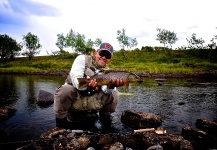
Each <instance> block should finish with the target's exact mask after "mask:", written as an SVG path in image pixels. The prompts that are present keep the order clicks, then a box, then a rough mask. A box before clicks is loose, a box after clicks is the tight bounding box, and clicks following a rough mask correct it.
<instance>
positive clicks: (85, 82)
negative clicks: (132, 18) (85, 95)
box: [77, 78, 89, 89]
mask: <svg viewBox="0 0 217 150" xmlns="http://www.w3.org/2000/svg"><path fill="white" fill-rule="evenodd" d="M77 80H78V89H81V88H83V87H85V86H87V85H88V83H89V82H88V80H87V79H86V78H77Z"/></svg>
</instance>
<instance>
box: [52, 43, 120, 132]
mask: <svg viewBox="0 0 217 150" xmlns="http://www.w3.org/2000/svg"><path fill="white" fill-rule="evenodd" d="M112 55H113V47H112V46H111V45H110V44H109V43H102V44H101V45H100V48H99V49H98V50H96V51H95V52H94V53H93V55H79V56H78V57H77V58H76V59H75V60H74V63H73V64H72V68H71V70H70V73H69V75H68V77H67V80H66V84H64V85H62V86H61V87H59V88H58V89H57V90H56V93H55V95H54V113H55V117H56V125H57V126H58V127H65V128H66V127H67V126H66V124H67V122H72V121H76V119H78V118H79V119H80V120H81V119H83V118H85V117H84V116H82V115H81V114H88V113H89V112H91V111H93V112H96V111H97V112H99V116H100V119H101V122H103V120H107V119H108V118H110V114H111V113H113V112H115V110H116V107H117V103H118V100H119V93H118V91H117V90H116V87H118V86H123V81H122V80H119V79H114V80H112V85H110V86H109V87H108V86H106V85H103V86H98V85H97V82H96V80H90V77H91V76H94V75H97V74H102V73H103V71H102V69H103V68H106V69H108V66H107V65H108V64H109V62H110V61H111V58H112ZM77 78H87V79H89V80H90V82H89V84H88V86H87V87H84V88H82V89H79V88H78V80H77Z"/></svg>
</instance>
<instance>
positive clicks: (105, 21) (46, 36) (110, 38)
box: [0, 0, 217, 55]
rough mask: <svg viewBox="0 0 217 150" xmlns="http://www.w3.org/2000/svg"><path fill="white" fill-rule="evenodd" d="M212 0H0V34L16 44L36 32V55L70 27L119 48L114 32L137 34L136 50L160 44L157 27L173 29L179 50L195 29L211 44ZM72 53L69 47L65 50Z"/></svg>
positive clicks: (214, 22)
mask: <svg viewBox="0 0 217 150" xmlns="http://www.w3.org/2000/svg"><path fill="white" fill-rule="evenodd" d="M215 3H216V1H215V0H0V34H7V35H9V36H10V37H12V38H13V39H15V40H16V41H17V42H18V43H19V42H22V41H23V40H22V38H23V36H24V35H26V34H27V33H28V32H31V33H32V34H34V35H37V36H38V38H39V39H40V44H41V45H42V48H41V52H40V55H46V54H47V52H48V53H51V52H54V51H58V50H59V49H58V47H57V46H56V45H55V43H56V41H57V34H62V33H63V34H64V36H66V34H67V33H69V30H70V29H72V30H73V31H75V32H78V33H80V34H84V35H85V37H86V40H87V39H92V40H93V41H94V40H95V39H96V38H101V39H102V41H103V42H109V43H110V44H111V45H112V46H113V47H114V49H115V50H119V49H120V45H119V43H118V41H117V39H116V38H117V31H118V30H122V29H125V30H126V35H127V36H129V37H131V38H136V39H137V42H138V45H137V48H141V47H142V46H163V44H161V43H160V42H159V41H157V40H156V38H157V34H158V31H157V30H156V29H157V28H160V29H165V30H169V31H171V32H175V33H176V35H177V37H178V41H177V42H176V43H175V44H174V45H173V48H177V47H180V46H183V45H187V40H186V38H190V37H191V35H192V34H193V33H196V37H198V38H203V39H204V40H205V41H206V43H210V40H211V39H212V38H213V35H217V28H216V27H217V19H216V11H215V10H216V4H215ZM67 50H68V51H69V52H72V51H71V49H67Z"/></svg>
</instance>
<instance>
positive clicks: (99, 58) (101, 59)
mask: <svg viewBox="0 0 217 150" xmlns="http://www.w3.org/2000/svg"><path fill="white" fill-rule="evenodd" d="M94 55H95V61H96V64H97V65H99V66H101V67H103V66H105V65H107V64H108V63H109V62H110V60H111V53H109V52H108V51H106V50H104V51H100V52H99V50H97V51H95V53H94Z"/></svg>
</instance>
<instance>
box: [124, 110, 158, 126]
mask: <svg viewBox="0 0 217 150" xmlns="http://www.w3.org/2000/svg"><path fill="white" fill-rule="evenodd" d="M121 121H122V122H123V123H125V124H127V125H129V126H131V127H135V128H157V127H159V126H161V124H162V120H161V118H160V117H159V116H157V115H155V114H153V113H146V112H132V111H129V110H126V111H124V112H123V113H122V115H121Z"/></svg>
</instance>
